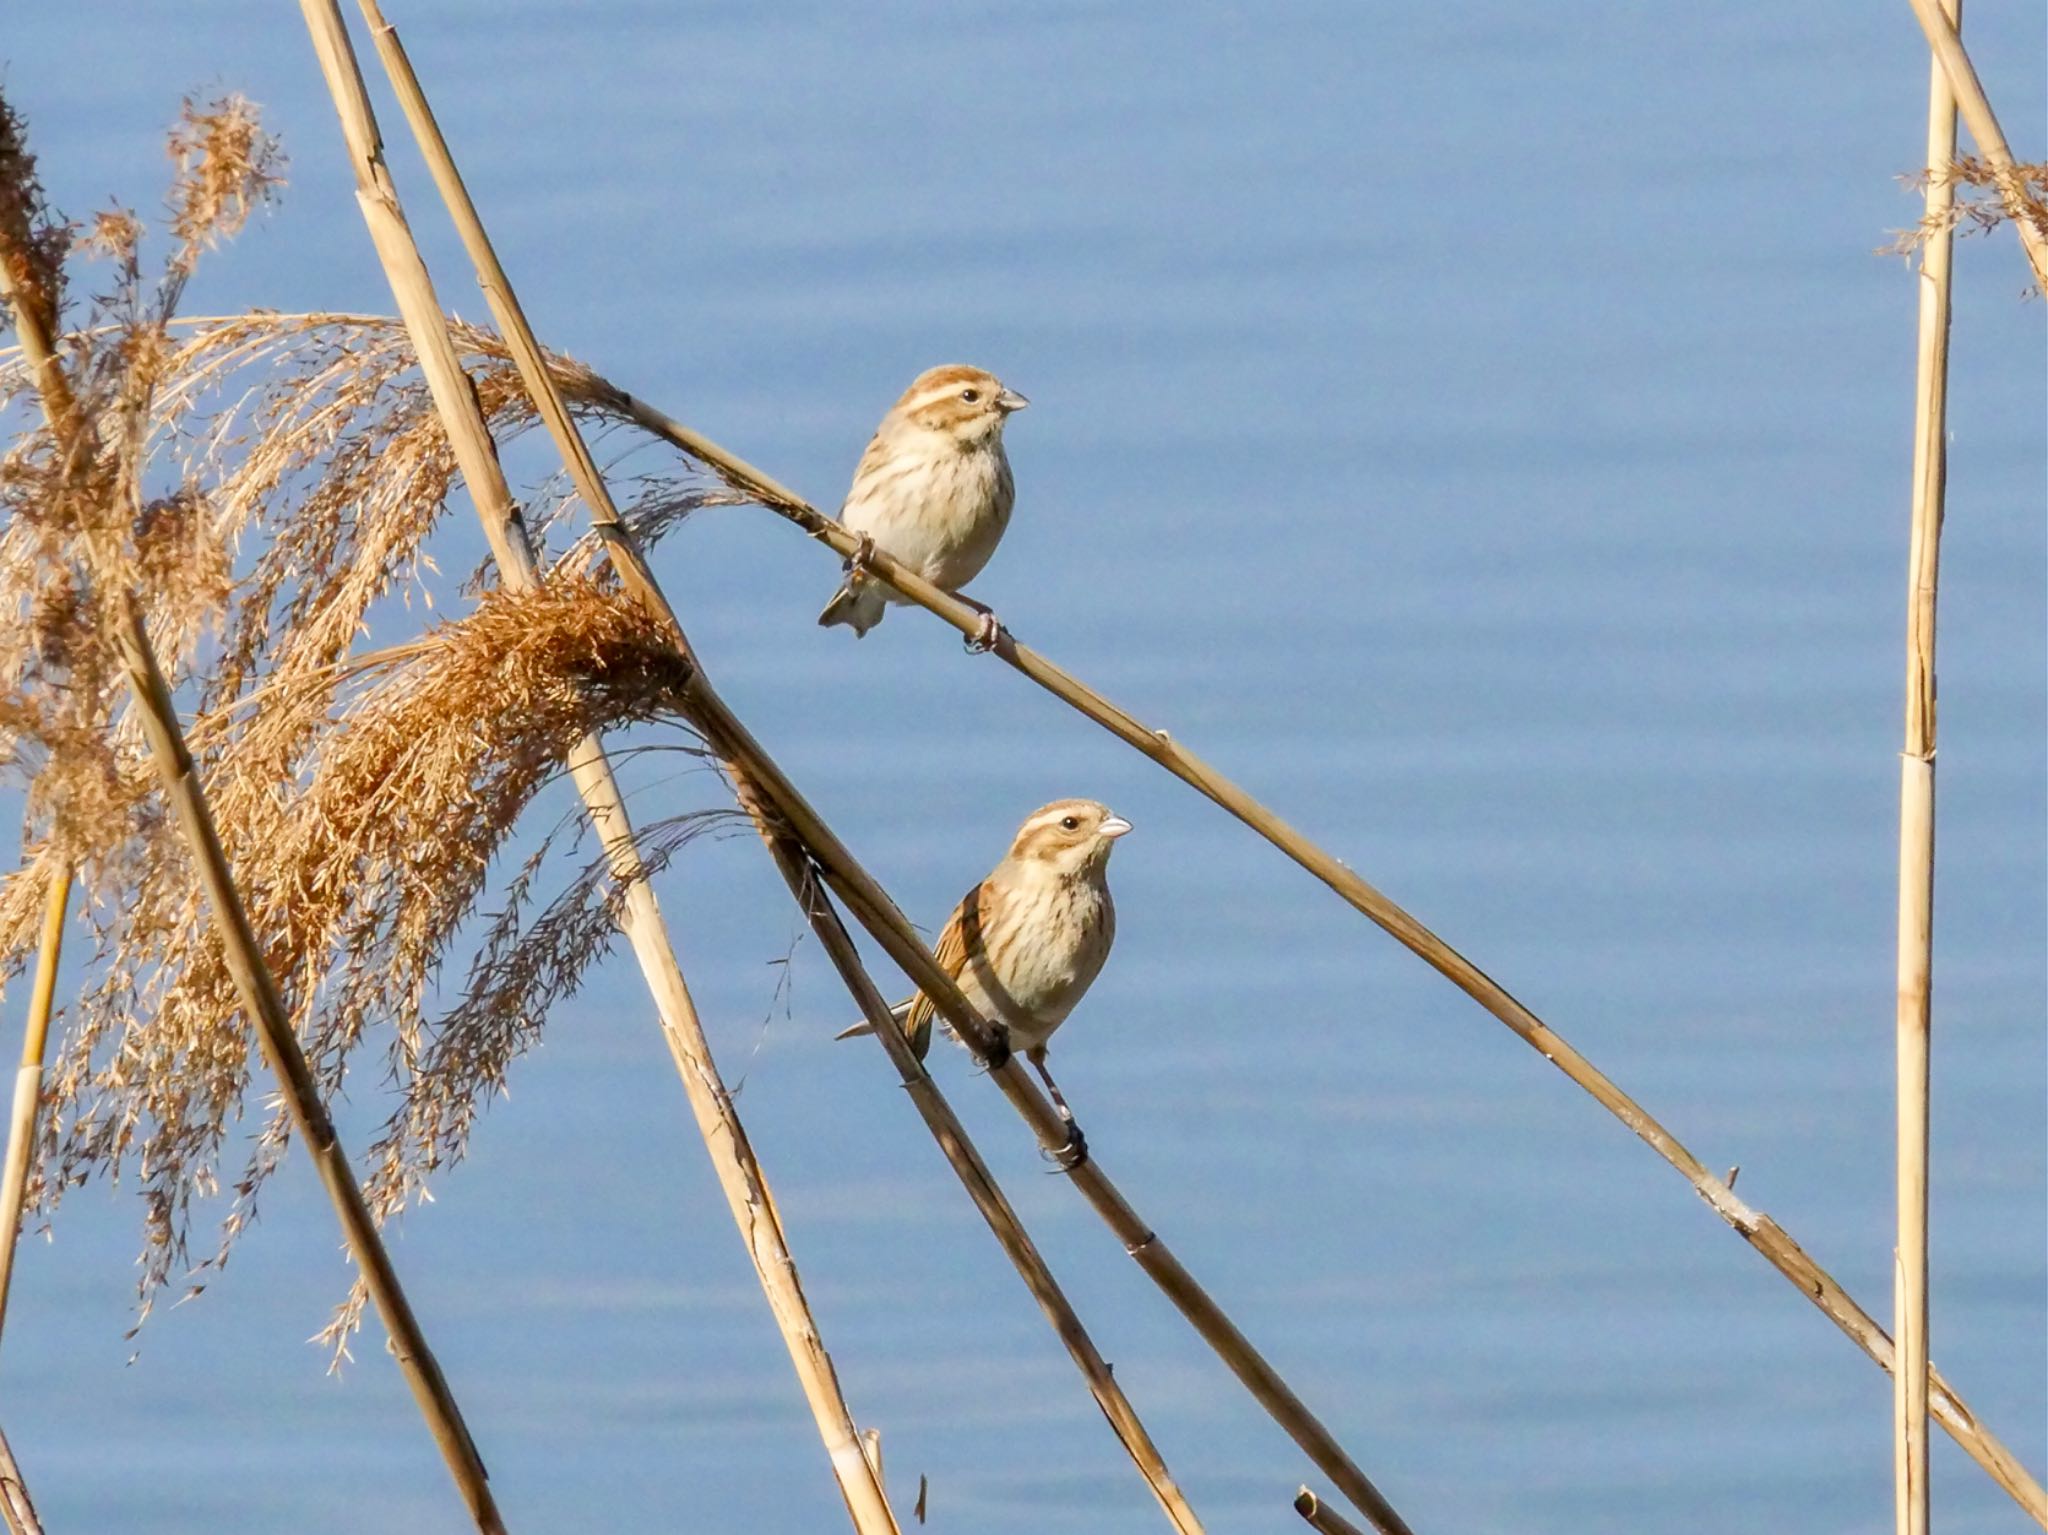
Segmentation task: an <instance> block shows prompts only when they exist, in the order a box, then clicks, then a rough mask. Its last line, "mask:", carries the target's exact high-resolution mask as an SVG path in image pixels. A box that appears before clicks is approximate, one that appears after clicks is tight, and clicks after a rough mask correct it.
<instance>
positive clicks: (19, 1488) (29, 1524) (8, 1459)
mask: <svg viewBox="0 0 2048 1535" xmlns="http://www.w3.org/2000/svg"><path fill="white" fill-rule="evenodd" d="M0 1518H5V1519H6V1521H7V1528H8V1529H9V1530H10V1531H12V1532H13V1535H43V1524H42V1521H41V1520H40V1519H38V1518H37V1517H36V1505H35V1501H34V1500H33V1499H32V1498H30V1497H29V1495H28V1482H27V1481H26V1480H24V1479H23V1477H22V1474H21V1466H20V1465H19V1464H18V1463H17V1462H16V1461H15V1459H14V1446H13V1445H11V1444H9V1443H8V1442H7V1435H6V1434H5V1433H0Z"/></svg>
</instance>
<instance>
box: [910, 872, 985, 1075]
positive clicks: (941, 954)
mask: <svg viewBox="0 0 2048 1535" xmlns="http://www.w3.org/2000/svg"><path fill="white" fill-rule="evenodd" d="M980 906H981V886H980V884H976V885H975V887H974V888H973V889H972V890H970V891H968V892H967V894H965V895H963V896H962V897H960V904H959V905H958V906H955V907H954V908H953V915H952V916H950V917H948V918H946V925H945V927H944V928H942V929H941V930H940V932H939V941H938V942H937V943H936V944H934V945H932V958H933V959H935V960H937V961H938V962H939V968H940V969H941V970H943V971H944V972H945V973H946V974H947V975H950V976H952V977H953V979H954V980H956V981H957V980H959V978H960V977H961V975H962V974H963V973H964V972H965V971H966V969H967V924H968V920H969V914H970V912H972V913H975V914H977V915H978V913H979V909H980ZM937 1012H938V1009H937V1008H936V1007H935V1006H934V1005H933V1004H932V999H931V998H930V997H928V996H926V995H925V994H924V993H923V992H921V991H920V992H919V993H918V994H917V995H916V996H914V997H912V998H911V999H910V1016H909V1017H908V1018H906V1019H905V1020H904V1022H903V1029H904V1032H905V1033H906V1034H908V1035H909V1036H910V1048H911V1049H913V1050H915V1051H916V1052H917V1058H918V1059H919V1060H923V1059H924V1053H925V1051H926V1050H928V1049H929V1048H931V1042H932V1018H933V1017H934V1015H936V1014H937Z"/></svg>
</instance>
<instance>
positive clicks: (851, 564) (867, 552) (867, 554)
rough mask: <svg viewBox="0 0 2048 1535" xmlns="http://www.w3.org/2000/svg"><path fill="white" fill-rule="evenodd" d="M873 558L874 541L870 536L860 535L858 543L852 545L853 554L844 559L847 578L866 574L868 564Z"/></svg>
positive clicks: (866, 534)
mask: <svg viewBox="0 0 2048 1535" xmlns="http://www.w3.org/2000/svg"><path fill="white" fill-rule="evenodd" d="M874 557H875V540H874V537H873V535H872V534H868V533H863V534H861V535H860V542H859V543H858V544H856V545H854V549H853V553H851V554H849V555H848V556H847V557H846V573H847V574H848V575H849V576H864V575H866V574H868V562H869V561H870V560H872V559H873V558H874Z"/></svg>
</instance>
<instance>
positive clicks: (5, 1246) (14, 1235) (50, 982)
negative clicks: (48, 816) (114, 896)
mask: <svg viewBox="0 0 2048 1535" xmlns="http://www.w3.org/2000/svg"><path fill="white" fill-rule="evenodd" d="M70 906H71V865H70V864H68V863H67V864H64V865H63V866H62V867H61V868H59V869H58V870H57V871H56V872H55V873H54V874H52V875H51V876H50V887H49V893H48V894H47V896H46V897H45V898H44V902H43V933H42V941H41V942H40V943H39V944H38V945H37V947H36V978H35V985H34V987H33V989H31V991H30V992H29V999H28V1033H27V1035H26V1036H25V1037H24V1038H23V1040H22V1042H21V1066H20V1068H19V1069H18V1070H17V1071H16V1072H15V1075H14V1106H13V1111H12V1113H11V1114H10V1115H9V1116H8V1121H7V1162H6V1165H5V1168H4V1170H0V1336H5V1333H6V1327H7V1298H8V1295H9V1293H10V1292H11V1290H12V1287H13V1284H14V1253H15V1249H16V1248H17V1247H18V1246H19V1244H20V1242H21V1211H22V1206H23V1204H24V1203H25V1202H26V1201H27V1198H28V1168H29V1163H30V1162H32V1161H33V1160H34V1159H35V1158H34V1152H35V1140H36V1108H37V1105H38V1104H39V1103H40V1102H41V1100H42V1095H43V1053H44V1051H45V1050H46V1049H47V1048H48V1044H49V1038H50V1011H51V1007H52V1005H53V1003H54V1002H55V1000H56V995H57V964H58V961H59V960H61V959H62V958H63V955H64V916H65V913H66V912H67V911H68V910H69V909H70Z"/></svg>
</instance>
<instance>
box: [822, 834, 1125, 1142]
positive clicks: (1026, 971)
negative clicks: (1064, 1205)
mask: <svg viewBox="0 0 2048 1535" xmlns="http://www.w3.org/2000/svg"><path fill="white" fill-rule="evenodd" d="M1130 829H1131V823H1130V822H1129V821H1126V820H1125V819H1124V818H1123V817H1122V816H1119V815H1113V814H1111V813H1110V810H1109V807H1108V806H1106V805H1101V804H1098V803H1096V802H1095V801H1094V800H1092V799H1061V800H1054V801H1053V802H1052V803H1051V804H1050V805H1046V806H1044V807H1043V808H1041V809H1039V810H1035V811H1033V812H1032V813H1031V815H1030V817H1029V818H1028V819H1027V820H1026V821H1025V822H1024V824H1023V825H1022V826H1020V827H1018V828H1017V835H1016V837H1015V838H1014V839H1013V840H1012V841H1011V843H1010V851H1009V852H1008V853H1007V854H1006V855H1004V858H1003V861H1002V862H1001V863H999V864H997V865H996V866H995V869H994V871H993V872H991V873H990V874H989V876H988V878H986V879H984V880H983V881H982V882H981V883H980V884H978V885H976V886H975V887H974V888H973V889H972V890H970V891H968V892H967V894H966V895H965V896H963V897H961V900H960V904H959V905H958V906H956V907H954V908H953V915H952V916H950V917H948V918H947V919H946V926H945V930H944V931H943V932H941V933H940V934H939V941H938V945H937V947H936V948H934V949H933V951H932V957H933V958H935V959H936V960H937V961H938V962H939V968H940V969H941V970H943V971H945V972H946V974H947V975H949V976H951V977H952V978H953V980H954V981H955V982H956V983H958V985H959V987H960V990H961V991H962V992H964V993H965V994H966V996H967V1000H968V1001H969V1002H971V1003H973V1004H974V1007H975V1010H976V1011H977V1012H979V1013H980V1014H981V1015H982V1016H983V1017H984V1018H987V1019H988V1020H989V1021H990V1022H991V1023H997V1024H1001V1025H1002V1026H1003V1027H1004V1028H1005V1029H1007V1030H1008V1033H1009V1042H1010V1044H1011V1045H1012V1047H1014V1048H1016V1049H1020V1050H1022V1051H1023V1052H1024V1054H1025V1057H1026V1059H1028V1060H1029V1061H1030V1062H1031V1064H1032V1065H1033V1066H1034V1067H1035V1068H1037V1071H1038V1075H1039V1077H1040V1078H1041V1079H1042V1080H1043V1081H1044V1082H1045V1087H1046V1091H1047V1092H1049V1093H1051V1094H1052V1101H1053V1103H1054V1104H1055V1105H1056V1106H1057V1107H1058V1109H1059V1112H1060V1117H1061V1118H1062V1119H1064V1120H1066V1121H1067V1123H1068V1124H1069V1125H1072V1123H1073V1118H1074V1116H1073V1115H1072V1113H1070V1112H1069V1111H1068V1109H1067V1101H1066V1099H1065V1098H1063V1097H1061V1096H1060V1090H1059V1087H1058V1086H1057V1085H1056V1084H1055V1083H1054V1082H1053V1079H1052V1077H1051V1075H1050V1074H1049V1073H1048V1072H1047V1071H1046V1069H1045V1045H1046V1041H1047V1040H1049V1039H1051V1038H1052V1034H1053V1031H1054V1030H1055V1029H1057V1028H1058V1027H1059V1026H1060V1025H1061V1024H1062V1023H1064V1022H1066V1020H1067V1014H1069V1013H1071V1012H1072V1011H1073V1010H1074V1005H1075V1004H1076V1003H1078V1002H1079V1001H1080V1000H1081V998H1082V997H1083V995H1085V994H1086V992H1087V990H1088V988H1089V986H1091V985H1092V984H1094V981H1095V977H1096V976H1097V975H1099V974H1101V973H1102V962H1103V961H1104V960H1106V959H1108V958H1109V946H1110V945H1111V944H1112V943H1113V942H1115V940H1116V905H1115V903H1114V902H1112V901H1111V900H1110V898H1109V878H1108V870H1109V853H1110V848H1111V847H1112V846H1113V845H1114V843H1115V842H1116V839H1117V838H1119V837H1121V836H1122V835H1123V834H1124V833H1125V832H1127V831H1129V830H1130ZM892 1011H893V1012H894V1013H895V1015H896V1018H897V1020H898V1021H899V1022H900V1023H901V1024H902V1025H903V1031H904V1033H905V1034H907V1035H908V1036H909V1038H910V1047H911V1049H913V1050H915V1051H916V1052H917V1056H918V1059H919V1060H923V1059H924V1054H925V1051H926V1050H928V1049H929V1048H930V1047H931V1033H932V1018H933V1016H934V1015H935V1013H936V1011H937V1009H936V1008H934V1006H933V1005H932V1000H931V998H929V997H927V996H926V995H925V994H924V993H923V992H919V993H918V994H917V995H916V996H914V997H912V998H911V999H910V1000H909V1001H907V1002H902V1003H899V1004H897V1006H896V1007H895V1008H894V1009H892ZM872 1031H873V1030H872V1026H871V1025H869V1024H865V1023H860V1024H855V1025H854V1026H853V1027H852V1028H850V1029H848V1030H846V1031H845V1033H843V1034H841V1035H840V1036H839V1037H840V1038H841V1039H847V1038H850V1037H852V1036H853V1035H855V1034H867V1033H871V1032H872ZM1076 1140H1077V1141H1078V1135H1077V1136H1076Z"/></svg>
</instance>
